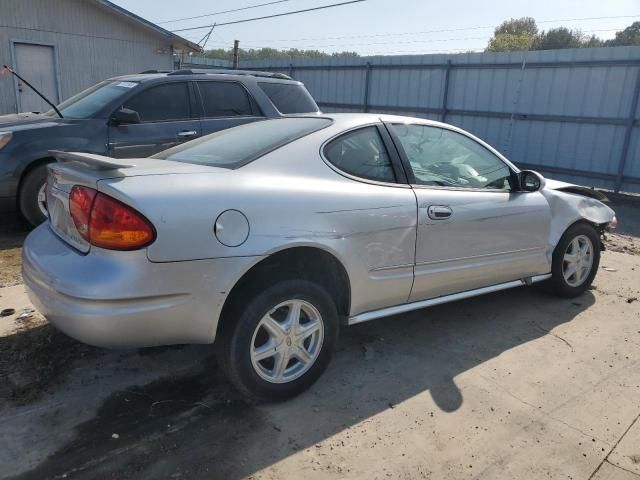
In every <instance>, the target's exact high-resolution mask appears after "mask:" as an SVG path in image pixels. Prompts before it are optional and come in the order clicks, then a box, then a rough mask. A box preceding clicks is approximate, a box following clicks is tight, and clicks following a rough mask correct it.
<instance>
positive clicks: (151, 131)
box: [109, 81, 201, 158]
mask: <svg viewBox="0 0 640 480" xmlns="http://www.w3.org/2000/svg"><path fill="white" fill-rule="evenodd" d="M190 89H191V87H190V85H189V82H186V81H179V82H168V83H163V84H160V85H153V86H150V87H148V88H146V89H144V90H142V91H140V92H139V93H137V94H136V95H135V96H133V97H132V98H130V99H128V100H126V101H125V102H124V104H123V105H122V108H126V109H129V110H133V111H134V112H137V113H138V115H139V117H140V123H128V124H127V123H114V122H113V121H111V122H110V125H109V154H110V155H111V156H113V157H116V158H126V157H147V156H150V155H153V154H154V153H158V152H160V151H162V150H165V149H167V148H169V147H172V146H174V145H177V144H178V143H182V142H185V141H188V140H192V139H194V138H196V137H198V136H200V133H201V128H200V121H199V120H198V118H197V115H192V112H191V105H192V101H191V99H192V93H191V92H190Z"/></svg>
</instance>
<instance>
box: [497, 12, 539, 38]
mask: <svg viewBox="0 0 640 480" xmlns="http://www.w3.org/2000/svg"><path fill="white" fill-rule="evenodd" d="M493 34H494V36H498V35H530V36H532V37H533V36H535V35H537V34H538V26H537V25H536V21H535V20H534V19H533V18H532V17H522V18H511V19H509V20H505V21H504V22H502V23H501V24H500V26H499V27H497V28H496V29H495V30H494V31H493Z"/></svg>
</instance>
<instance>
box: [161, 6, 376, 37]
mask: <svg viewBox="0 0 640 480" xmlns="http://www.w3.org/2000/svg"><path fill="white" fill-rule="evenodd" d="M365 1H366V0H350V1H348V2H341V3H332V4H330V5H322V6H320V7H313V8H305V9H304V10H294V11H291V12H284V13H276V14H274V15H265V16H264V17H255V18H246V19H244V20H236V21H233V22H225V23H218V24H217V25H216V26H217V27H222V26H224V25H235V24H236V23H245V22H255V21H256V20H265V19H267V18H275V17H284V16H286V15H295V14H296V13H304V12H312V11H315V10H323V9H325V8H333V7H341V6H342V5H349V4H351V3H360V2H365ZM203 28H211V25H201V26H199V27H189V28H179V29H177V30H173V32H186V31H189V30H201V29H203Z"/></svg>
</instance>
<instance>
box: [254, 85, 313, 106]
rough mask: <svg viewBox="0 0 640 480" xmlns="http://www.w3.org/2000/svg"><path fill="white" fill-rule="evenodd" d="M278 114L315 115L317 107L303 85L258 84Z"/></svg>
mask: <svg viewBox="0 0 640 480" xmlns="http://www.w3.org/2000/svg"><path fill="white" fill-rule="evenodd" d="M258 85H260V88H262V90H263V91H264V93H266V94H267V96H268V97H269V99H270V100H271V101H272V102H273V104H274V105H275V107H276V108H277V109H278V111H279V112H280V113H284V114H289V113H315V112H317V111H318V106H317V105H316V102H315V101H314V100H313V97H312V96H311V94H310V93H309V92H307V89H306V88H304V85H299V84H297V83H267V82H258Z"/></svg>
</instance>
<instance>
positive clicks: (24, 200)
mask: <svg viewBox="0 0 640 480" xmlns="http://www.w3.org/2000/svg"><path fill="white" fill-rule="evenodd" d="M46 183H47V165H39V166H37V167H35V168H34V169H33V170H31V171H30V172H29V173H27V175H26V176H25V177H24V179H23V180H22V184H21V186H20V195H19V198H18V206H19V208H20V213H21V214H22V216H23V217H24V218H26V219H27V221H28V222H29V223H30V224H31V225H33V226H34V227H37V226H38V225H40V224H41V223H42V222H44V221H45V220H46V219H47V215H46V213H45V212H46V210H45V211H42V209H41V208H42V203H41V201H40V200H39V199H38V195H39V194H41V193H43V191H42V190H41V189H42V188H43V187H44V186H45V184H46Z"/></svg>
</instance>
